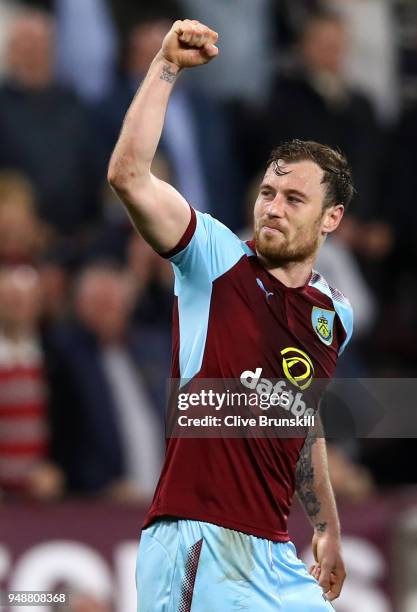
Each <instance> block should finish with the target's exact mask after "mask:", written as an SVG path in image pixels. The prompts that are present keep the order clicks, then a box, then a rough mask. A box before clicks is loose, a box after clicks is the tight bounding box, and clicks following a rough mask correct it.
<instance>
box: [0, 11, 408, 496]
mask: <svg viewBox="0 0 417 612" xmlns="http://www.w3.org/2000/svg"><path fill="white" fill-rule="evenodd" d="M138 5H139V6H138ZM185 17H189V18H195V19H199V20H200V21H202V22H204V23H207V24H208V25H210V26H211V27H212V28H213V29H216V30H217V31H218V32H219V34H220V43H219V45H220V50H221V54H220V56H219V58H218V59H217V60H216V62H213V63H212V64H210V65H209V66H206V67H204V68H201V69H196V70H194V71H190V72H189V73H184V74H183V75H181V79H180V80H179V82H178V84H177V86H176V88H175V90H174V93H173V95H172V99H171V103H170V106H169V110H168V113H167V116H166V124H165V130H164V134H163V137H162V140H161V144H160V147H159V150H158V154H157V158H156V160H155V164H154V169H153V170H154V172H155V173H156V174H157V175H158V176H160V177H161V178H164V179H165V180H167V181H169V182H171V183H172V184H174V185H175V186H176V187H177V188H178V189H179V190H180V191H181V192H182V193H183V194H184V196H185V197H186V198H187V199H188V201H189V202H190V203H191V204H193V205H194V206H195V207H196V208H198V209H199V210H202V211H206V212H209V213H211V214H212V215H213V216H215V217H217V218H218V219H220V220H221V221H223V222H224V223H226V224H227V225H228V226H229V227H231V228H232V229H233V230H234V231H236V232H239V233H240V235H242V236H249V235H250V232H251V214H252V204H253V202H254V199H255V194H256V188H257V184H258V181H259V177H260V175H261V173H262V171H263V168H264V164H265V161H266V159H267V157H268V153H269V151H270V150H271V149H272V148H273V147H274V146H275V145H277V144H278V143H279V142H280V141H282V140H284V139H290V138H294V137H297V138H301V139H314V140H318V141H320V142H324V143H327V144H329V145H332V146H335V147H339V148H340V149H341V150H342V151H343V152H345V153H346V155H347V156H348V159H349V161H350V163H351V166H352V168H353V172H354V177H355V184H356V195H355V198H354V202H353V204H352V207H351V210H350V211H349V212H348V215H347V216H346V218H345V221H344V223H343V225H342V227H341V228H340V230H339V231H338V232H337V233H336V234H335V235H334V236H332V237H331V238H329V239H328V240H327V242H326V243H325V246H324V248H323V250H322V253H321V254H320V258H319V261H318V262H317V266H316V267H317V269H318V270H319V271H320V272H322V273H323V274H324V276H325V277H326V278H327V280H328V281H329V283H330V284H332V285H335V286H336V287H338V288H339V289H340V290H342V291H343V292H344V293H346V295H347V296H348V297H349V299H350V300H351V302H352V305H353V308H354V311H355V321H356V325H355V333H354V340H353V342H352V344H351V347H350V349H349V350H348V351H346V355H345V356H344V357H343V358H342V359H341V360H340V365H339V369H338V375H339V376H340V377H346V378H351V377H352V378H354V377H387V378H396V377H414V376H415V372H416V367H417V350H416V348H415V347H416V346H417V316H416V312H417V282H416V281H417V247H416V245H417V206H416V205H415V197H416V193H417V148H416V142H417V9H416V7H415V4H414V2H413V1H412V0H391V1H385V0H326V1H321V2H320V1H319V0H309V1H307V0H258V1H257V2H253V0H229V1H228V2H224V1H223V0H210V2H207V1H206V0H178V2H174V1H170V0H165V1H163V0H153V1H152V2H150V0H149V1H148V2H145V1H144V2H140V3H138V2H133V0H132V1H130V0H124V1H123V2H122V1H121V0H50V1H48V0H37V1H31V2H29V1H26V2H18V1H14V0H0V78H1V83H0V492H1V493H0V499H4V500H8V499H42V500H53V499H60V498H62V497H65V496H68V495H81V496H84V497H102V498H105V497H107V498H111V499H114V500H118V501H121V502H137V501H139V502H140V501H145V500H148V499H149V496H150V495H151V494H152V492H153V487H154V485H155V481H156V479H157V476H158V472H159V468H160V465H161V458H162V454H163V445H162V442H161V441H162V439H163V428H164V423H163V414H164V401H165V391H166V379H167V377H168V375H169V365H170V320H171V306H172V272H171V268H170V266H169V264H168V263H167V262H166V261H165V260H163V259H161V258H159V257H158V256H157V255H156V254H155V253H153V251H152V250H151V249H150V248H149V247H148V246H147V244H146V243H145V242H144V241H143V240H142V239H141V238H140V237H139V236H138V235H136V234H135V233H134V232H133V231H132V229H131V226H130V223H129V219H128V218H127V216H126V214H125V212H124V210H123V208H122V206H121V205H120V203H119V202H118V201H116V198H115V196H114V194H113V193H112V192H111V191H110V189H109V188H108V186H107V182H106V173H107V164H108V160H109V157H110V154H111V151H112V148H113V146H114V144H115V141H116V139H117V136H118V132H119V130H120V127H121V123H122V120H123V117H124V114H125V112H126V110H127V108H128V106H129V104H130V102H131V100H132V98H133V96H134V94H135V91H136V90H137V88H138V86H139V84H140V82H141V79H142V78H143V77H144V75H145V73H146V70H147V68H148V66H149V63H150V62H151V60H152V58H153V57H154V55H155V54H156V52H157V51H158V49H159V48H160V45H161V41H162V39H163V36H164V35H165V33H166V31H167V30H168V29H169V27H170V24H171V23H172V21H173V20H174V19H177V18H185ZM411 442H412V441H410V443H411ZM410 443H407V442H406V441H403V440H397V441H395V440H392V441H382V442H381V441H379V442H378V443H377V444H376V443H370V442H369V443H364V442H360V441H355V442H354V444H344V443H341V444H338V445H334V446H330V451H329V454H330V464H331V473H332V478H333V483H334V486H335V488H336V491H337V493H338V494H339V495H340V496H346V497H349V498H354V499H356V498H361V497H363V496H365V495H367V494H368V493H369V492H371V491H372V490H373V489H374V487H376V486H384V485H393V484H398V483H400V482H403V483H414V482H416V481H417V478H416V476H417V475H416V474H415V472H414V470H413V465H415V462H414V461H413V460H412V459H410V458H411V457H412V455H411V453H412V449H411V445H410ZM393 452H395V455H396V459H397V466H396V468H395V470H394V468H393V467H392V466H391V462H390V460H389V457H390V455H391V456H392V453H393ZM398 466H400V468H398ZM401 466H402V467H401Z"/></svg>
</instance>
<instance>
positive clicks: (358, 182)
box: [265, 73, 381, 219]
mask: <svg viewBox="0 0 417 612" xmlns="http://www.w3.org/2000/svg"><path fill="white" fill-rule="evenodd" d="M265 134H267V135H268V136H269V143H268V147H267V149H271V148H273V147H274V146H277V144H278V143H279V142H281V141H283V140H289V139H292V138H300V139H301V140H315V141H317V142H322V143H323V144H327V145H330V146H332V147H337V148H339V149H340V150H341V151H342V152H343V153H344V154H345V155H346V156H347V158H348V160H349V162H350V165H351V167H352V170H353V176H354V178H355V186H356V191H357V193H356V196H355V198H354V201H353V203H352V209H351V210H352V212H353V213H354V214H355V215H356V216H358V217H360V218H362V219H369V218H372V216H373V214H374V209H375V205H376V195H377V175H378V168H379V161H380V155H381V146H380V145H381V142H380V137H381V134H380V131H379V129H378V126H377V123H376V118H375V114H374V112H373V109H372V106H371V104H370V103H369V101H368V100H367V98H366V97H365V96H363V95H361V94H360V93H358V92H356V91H353V90H351V89H347V88H344V89H343V90H342V91H340V96H338V97H337V96H335V97H334V98H333V99H331V98H330V96H329V97H325V95H324V94H323V93H322V92H320V91H319V88H318V87H316V86H315V84H314V83H313V80H312V79H310V78H309V77H308V76H307V75H305V74H301V73H300V74H297V75H294V76H293V77H292V78H282V79H278V80H277V81H276V83H275V86H274V89H273V93H272V95H271V99H270V104H269V111H268V114H267V123H266V126H265Z"/></svg>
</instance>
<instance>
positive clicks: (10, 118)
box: [0, 8, 97, 235]
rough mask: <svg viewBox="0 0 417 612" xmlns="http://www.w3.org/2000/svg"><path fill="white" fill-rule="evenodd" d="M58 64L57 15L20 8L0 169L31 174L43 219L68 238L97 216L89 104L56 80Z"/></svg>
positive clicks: (10, 46) (0, 99)
mask: <svg viewBox="0 0 417 612" xmlns="http://www.w3.org/2000/svg"><path fill="white" fill-rule="evenodd" d="M54 64H55V22H54V19H53V17H51V16H50V15H48V14H47V13H43V12H42V11H38V10H31V9H25V8H24V9H22V12H19V13H18V14H17V16H16V18H15V19H14V21H13V23H12V25H11V27H10V31H9V37H8V42H7V76H6V78H5V80H4V82H2V83H1V85H0V166H1V167H4V168H16V169H19V170H20V171H21V172H23V173H24V174H25V175H27V177H28V178H29V179H30V180H31V181H32V182H33V184H34V187H35V189H36V192H37V195H38V212H39V214H40V216H41V217H42V219H43V220H45V221H47V222H48V223H49V224H51V225H52V226H53V227H54V228H55V229H57V231H58V232H59V233H63V234H66V235H69V234H71V233H73V232H75V231H76V230H78V229H79V228H80V226H82V225H83V224H84V223H85V222H86V221H90V220H91V219H92V218H95V216H96V215H97V206H96V204H97V197H96V188H97V184H96V179H95V176H96V174H97V172H96V160H95V157H94V156H93V155H92V146H91V134H90V130H89V126H88V120H87V116H88V114H87V112H86V109H85V108H84V107H83V105H82V104H81V103H80V101H79V100H78V99H77V98H76V96H75V95H74V94H73V93H72V92H71V91H70V90H67V89H66V88H63V87H61V86H59V85H57V84H56V83H55V80H54Z"/></svg>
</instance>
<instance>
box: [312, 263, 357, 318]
mask: <svg viewBox="0 0 417 612" xmlns="http://www.w3.org/2000/svg"><path fill="white" fill-rule="evenodd" d="M309 285H310V287H314V288H315V289H318V290H319V291H321V292H322V293H324V294H325V295H327V296H328V297H330V298H331V299H332V300H333V302H338V303H340V304H344V305H345V306H346V307H349V308H350V309H352V306H351V303H350V301H349V299H348V298H347V297H346V295H345V294H344V293H342V292H341V291H340V289H337V288H336V287H333V286H332V285H330V284H329V283H328V282H327V281H326V279H325V278H324V276H323V275H322V274H320V272H317V270H313V272H312V275H311V279H310V282H309Z"/></svg>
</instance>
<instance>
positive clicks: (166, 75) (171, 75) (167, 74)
mask: <svg viewBox="0 0 417 612" xmlns="http://www.w3.org/2000/svg"><path fill="white" fill-rule="evenodd" d="M176 76H177V73H176V72H174V71H173V70H171V67H170V66H169V64H164V65H163V66H162V74H161V76H160V79H161V81H166V82H167V83H173V82H174V81H175V79H176Z"/></svg>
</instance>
